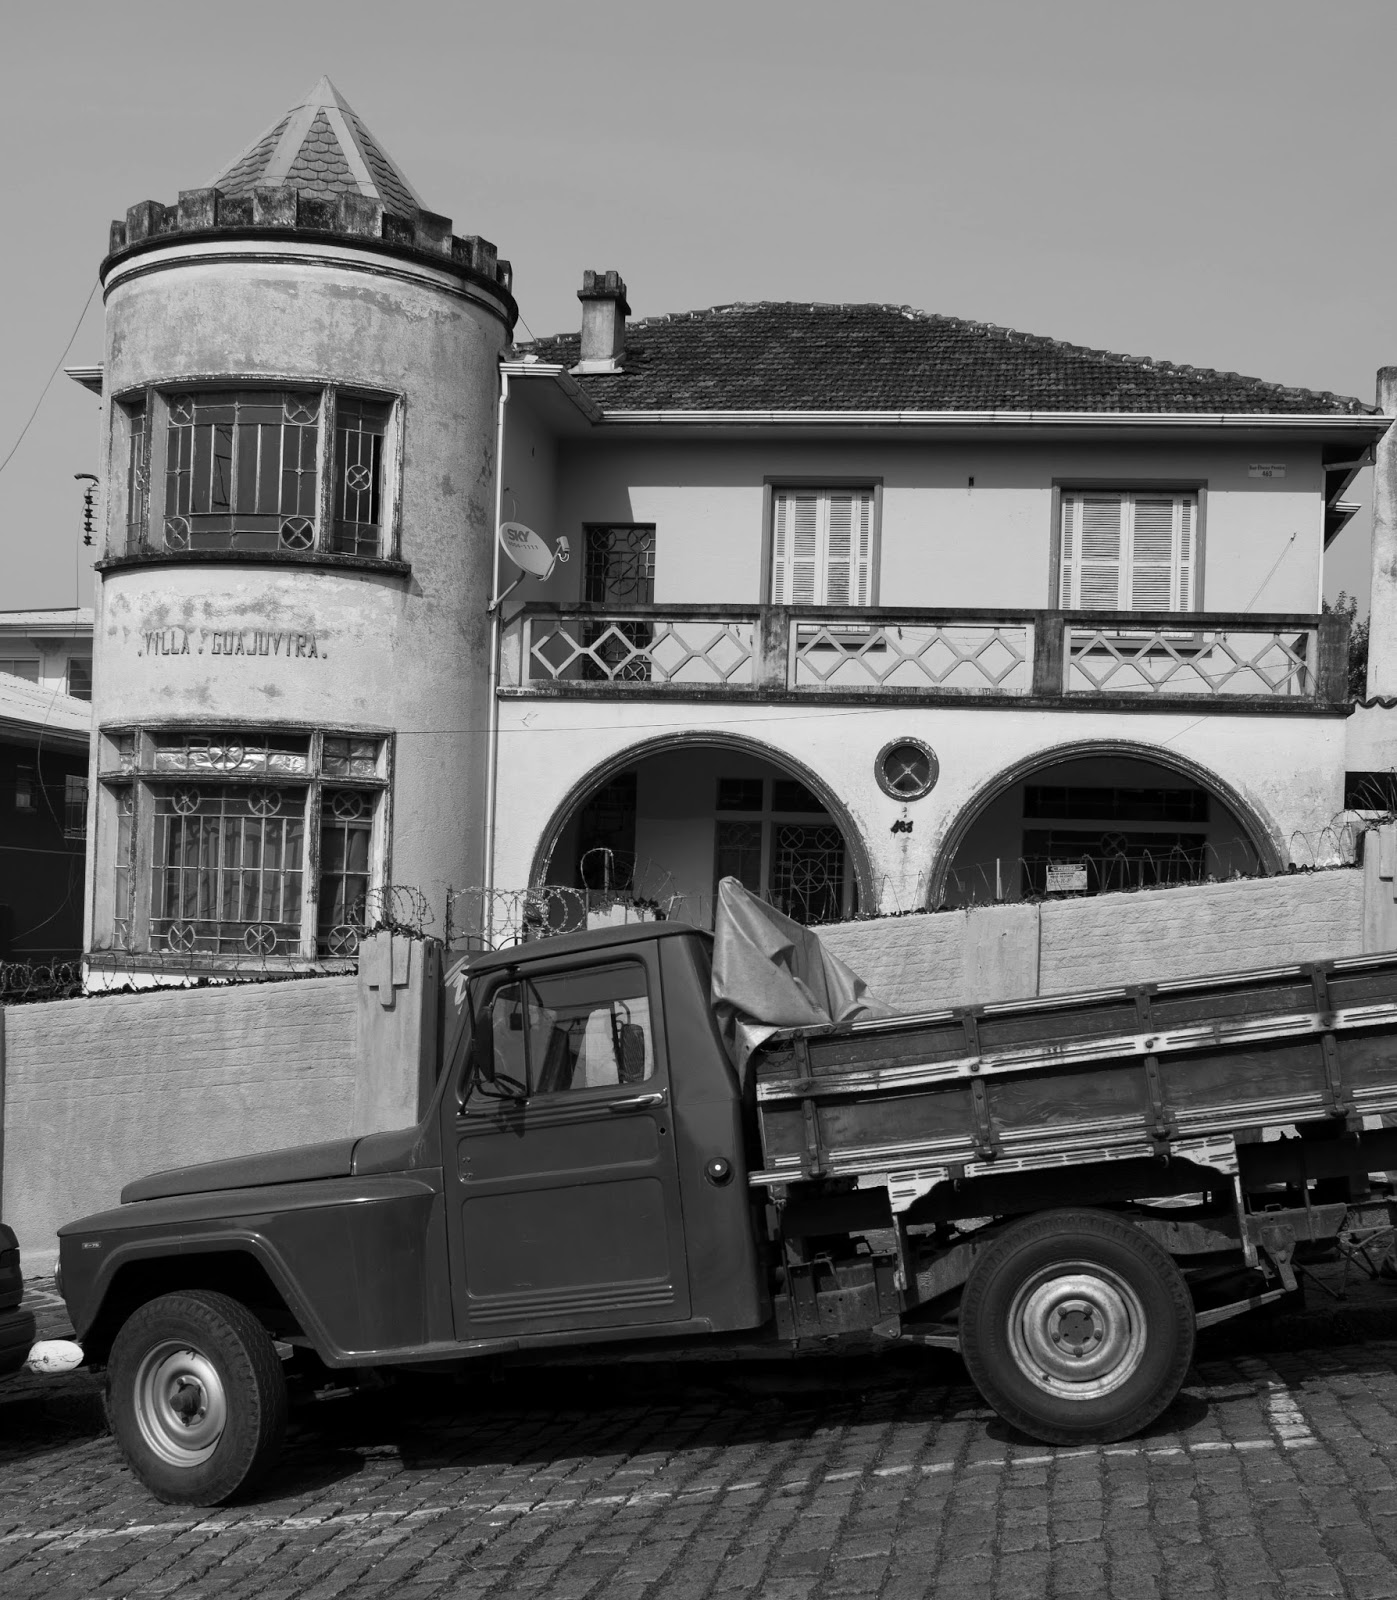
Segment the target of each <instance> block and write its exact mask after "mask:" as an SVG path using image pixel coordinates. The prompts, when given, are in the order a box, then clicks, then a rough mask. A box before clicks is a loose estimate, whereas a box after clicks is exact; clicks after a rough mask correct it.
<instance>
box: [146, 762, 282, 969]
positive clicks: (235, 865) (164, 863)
mask: <svg viewBox="0 0 1397 1600" xmlns="http://www.w3.org/2000/svg"><path fill="white" fill-rule="evenodd" d="M154 802H155V840H154V848H153V851H152V860H153V865H152V881H151V918H150V936H151V945H152V948H154V949H156V950H166V951H169V952H171V953H172V954H176V955H178V954H185V953H193V952H207V953H211V954H216V955H248V954H251V955H261V956H275V955H295V954H297V953H298V951H299V949H300V933H301V878H302V870H303V869H302V863H303V860H304V852H305V795H304V791H303V790H301V789H292V788H262V787H239V788H229V787H223V786H205V785H201V784H193V783H182V784H172V785H169V786H164V785H162V786H160V787H159V788H157V789H156V790H155V791H154Z"/></svg>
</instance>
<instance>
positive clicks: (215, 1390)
mask: <svg viewBox="0 0 1397 1600" xmlns="http://www.w3.org/2000/svg"><path fill="white" fill-rule="evenodd" d="M106 1402H107V1417H108V1420H109V1422H110V1423H111V1429H112V1432H113V1433H114V1434H115V1435H116V1442H117V1444H118V1445H119V1446H120V1448H121V1453H122V1454H123V1455H124V1456H125V1457H126V1459H127V1461H128V1462H129V1463H130V1464H131V1467H132V1470H133V1471H134V1472H135V1474H136V1476H137V1477H138V1478H139V1479H140V1480H141V1482H142V1483H144V1484H145V1486H146V1487H147V1488H148V1489H149V1490H150V1491H151V1493H152V1494H154V1495H155V1496H156V1497H157V1498H158V1499H160V1500H164V1501H167V1502H169V1503H170V1504H173V1505H196V1506H216V1505H222V1504H223V1503H224V1502H225V1501H227V1500H231V1499H232V1498H233V1496H234V1495H236V1494H237V1493H238V1492H239V1491H240V1490H245V1489H249V1488H251V1487H252V1485H253V1484H254V1483H255V1482H256V1481H257V1480H258V1479H259V1478H260V1477H261V1476H262V1475H263V1474H264V1473H265V1472H266V1471H267V1469H268V1468H269V1467H270V1466H271V1465H272V1463H273V1462H274V1461H275V1460H276V1457H277V1455H278V1453H279V1452H280V1450H281V1443H282V1439H283V1438H284V1436H285V1433H286V1381H285V1379H284V1378H283V1376H282V1371H281V1363H280V1361H279V1360H278V1359H277V1353H276V1348H275V1346H274V1345H273V1344H272V1341H271V1339H270V1337H269V1336H268V1334H267V1331H266V1329H265V1328H263V1326H262V1324H261V1323H260V1322H258V1320H257V1319H256V1317H254V1316H253V1315H252V1313H251V1312H250V1311H249V1310H248V1309H247V1307H246V1306H244V1305H241V1304H240V1303H239V1302H238V1301H236V1300H232V1299H230V1298H229V1297H228V1296H227V1295H224V1294H215V1293H213V1292H212V1291H210V1290H205V1289H191V1290H186V1291H183V1292H181V1293H178V1294H166V1295H161V1296H160V1298H159V1299H158V1300H150V1301H148V1302H147V1303H146V1304H145V1305H143V1306H141V1307H140V1308H139V1309H138V1310H136V1311H135V1312H133V1313H132V1314H131V1316H130V1317H129V1318H128V1319H127V1321H126V1323H125V1324H124V1326H123V1327H122V1329H121V1332H120V1333H118V1334H117V1336H116V1340H115V1342H114V1343H113V1345H112V1351H111V1358H110V1360H109V1362H108V1365H107V1387H106Z"/></svg>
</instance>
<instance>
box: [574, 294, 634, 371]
mask: <svg viewBox="0 0 1397 1600" xmlns="http://www.w3.org/2000/svg"><path fill="white" fill-rule="evenodd" d="M577 298H578V299H579V300H580V301H581V302H582V351H581V355H580V358H579V360H578V363H577V365H576V366H575V367H574V368H573V369H572V370H573V371H574V372H583V373H586V372H619V371H620V370H621V357H622V356H623V355H625V353H626V318H627V317H628V316H630V314H631V308H630V307H629V306H628V305H627V304H626V286H625V284H624V283H623V282H622V281H621V274H620V273H619V272H584V273H583V274H582V287H581V288H580V289H579V290H578V291H577Z"/></svg>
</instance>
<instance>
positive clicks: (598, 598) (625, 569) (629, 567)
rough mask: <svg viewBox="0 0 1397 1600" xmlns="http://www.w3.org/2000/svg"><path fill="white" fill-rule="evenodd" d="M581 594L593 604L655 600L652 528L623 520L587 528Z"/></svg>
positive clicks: (642, 603) (635, 603)
mask: <svg viewBox="0 0 1397 1600" xmlns="http://www.w3.org/2000/svg"><path fill="white" fill-rule="evenodd" d="M584 576H585V584H586V595H585V598H586V599H587V600H590V601H591V602H593V603H594V604H597V605H607V606H650V605H654V603H655V530H654V528H653V527H641V526H638V525H634V524H629V523H623V524H618V525H616V526H614V527H590V528H588V529H587V561H586V568H585V574H584Z"/></svg>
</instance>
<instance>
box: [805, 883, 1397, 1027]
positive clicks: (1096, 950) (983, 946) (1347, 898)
mask: <svg viewBox="0 0 1397 1600" xmlns="http://www.w3.org/2000/svg"><path fill="white" fill-rule="evenodd" d="M1373 890H1374V885H1372V884H1370V885H1369V893H1370V894H1371V893H1372V892H1373ZM1390 898H1391V893H1390V885H1389V893H1388V899H1389V900H1390ZM820 937H821V939H822V940H824V942H825V943H826V944H827V945H828V947H829V948H830V949H831V950H833V951H834V953H835V954H836V955H838V956H839V957H840V958H841V959H842V960H844V961H847V962H848V963H849V965H850V966H851V967H853V968H854V970H855V971H856V972H858V973H860V974H861V975H862V976H863V977H864V978H865V979H866V980H867V981H868V984H869V986H870V987H871V988H872V989H874V990H875V991H876V992H877V993H878V994H879V995H881V996H882V997H883V998H884V999H885V1000H887V1001H888V1002H889V1003H890V1004H892V1005H895V1006H897V1007H899V1008H900V1009H906V1010H917V1009H935V1008H937V1007H940V1006H951V1005H975V1004H981V1003H986V1002H989V1001H992V1000H1022V999H1027V998H1030V997H1031V996H1033V995H1035V994H1059V993H1067V992H1070V991H1072V990H1074V989H1104V988H1110V987H1112V986H1113V985H1115V984H1122V983H1148V982H1152V981H1158V980H1164V979H1168V978H1188V977H1202V976H1207V975H1208V974H1211V973H1219V972H1236V971H1241V970H1244V969H1246V968H1249V967H1276V966H1287V965H1290V964H1291V963H1294V962H1301V961H1322V960H1329V959H1333V958H1337V957H1340V956H1353V955H1361V954H1362V953H1363V951H1364V949H1365V939H1364V871H1363V869H1362V868H1358V867H1352V868H1340V869H1338V870H1335V871H1332V872H1316V873H1296V874H1294V875H1291V876H1287V877H1278V878H1261V879H1255V880H1253V881H1250V882H1236V883H1211V884H1198V885H1191V886H1189V887H1187V888H1178V889H1156V890H1151V891H1148V892H1146V893H1143V894H1108V895H1100V896H1097V897H1095V898H1092V899H1082V900H1064V901H1056V902H1048V903H1045V904H1043V905H1034V906H993V907H985V908H982V909H980V910H976V911H942V912H937V913H935V914H933V915H930V916H918V917H899V918H882V919H878V920H873V921H868V922H852V923H842V924H839V925H838V926H834V927H827V928H821V929H820ZM1367 942H1368V943H1369V944H1371V943H1372V942H1373V941H1372V940H1371V939H1370V940H1369V941H1367ZM1387 942H1389V941H1388V940H1386V939H1384V940H1383V943H1384V944H1386V943H1387Z"/></svg>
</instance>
